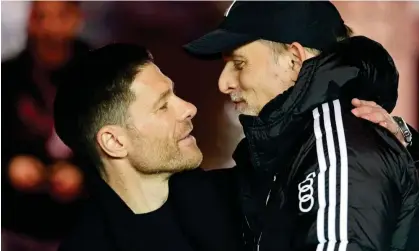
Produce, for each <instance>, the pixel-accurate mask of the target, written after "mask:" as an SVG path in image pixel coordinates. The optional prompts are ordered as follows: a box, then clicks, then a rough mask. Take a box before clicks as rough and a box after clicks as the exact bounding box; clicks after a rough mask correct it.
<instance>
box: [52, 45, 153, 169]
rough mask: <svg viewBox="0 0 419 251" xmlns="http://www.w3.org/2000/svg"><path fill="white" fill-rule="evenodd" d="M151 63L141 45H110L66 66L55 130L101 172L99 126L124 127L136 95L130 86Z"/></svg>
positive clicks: (77, 152) (66, 142)
mask: <svg viewBox="0 0 419 251" xmlns="http://www.w3.org/2000/svg"><path fill="white" fill-rule="evenodd" d="M151 62H153V58H152V55H151V54H150V52H149V51H148V50H147V49H146V48H145V47H143V46H138V45H132V44H118V43H115V44H110V45H107V46H104V47H102V48H99V49H96V50H93V51H90V52H88V53H87V54H86V55H84V56H83V57H80V58H78V59H76V60H74V62H73V63H72V64H71V65H70V66H69V67H68V69H67V70H66V73H65V76H66V77H65V80H64V81H63V82H61V83H60V85H59V86H58V88H57V94H56V97H55V102H54V122H55V130H56V132H57V134H58V136H59V137H60V138H61V139H62V140H63V142H64V143H65V144H66V145H68V146H69V147H70V148H71V149H72V150H73V152H75V154H76V155H77V154H79V155H83V156H86V157H88V158H89V159H90V161H91V162H90V163H91V164H94V165H95V166H96V167H97V168H99V170H98V171H100V166H101V161H100V158H99V153H98V151H97V145H96V139H95V138H96V134H97V132H98V131H99V130H100V128H101V127H103V126H105V125H108V124H112V125H125V123H126V119H127V108H128V106H129V105H130V103H131V102H132V101H134V100H135V95H134V94H133V93H132V92H131V90H130V87H131V84H132V82H133V80H134V78H135V76H136V75H137V74H138V73H139V72H140V71H141V69H142V67H144V66H145V65H147V64H148V63H151Z"/></svg>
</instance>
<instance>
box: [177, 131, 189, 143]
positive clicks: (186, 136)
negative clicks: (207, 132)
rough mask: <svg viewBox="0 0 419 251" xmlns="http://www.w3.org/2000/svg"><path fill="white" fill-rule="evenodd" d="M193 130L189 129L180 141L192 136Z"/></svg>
mask: <svg viewBox="0 0 419 251" xmlns="http://www.w3.org/2000/svg"><path fill="white" fill-rule="evenodd" d="M191 132H192V130H189V131H188V133H187V134H185V135H184V136H183V137H182V138H180V139H179V141H181V140H185V139H188V138H190V137H192V135H191Z"/></svg>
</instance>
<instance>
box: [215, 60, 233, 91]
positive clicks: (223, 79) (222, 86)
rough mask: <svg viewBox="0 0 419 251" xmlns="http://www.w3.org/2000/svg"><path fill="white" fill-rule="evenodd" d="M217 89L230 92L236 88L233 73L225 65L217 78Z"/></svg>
mask: <svg viewBox="0 0 419 251" xmlns="http://www.w3.org/2000/svg"><path fill="white" fill-rule="evenodd" d="M218 89H219V90H220V92H222V93H224V94H230V93H232V92H233V91H234V90H236V89H237V81H236V80H235V79H234V76H233V73H231V72H230V71H229V70H228V67H227V65H226V66H224V69H223V71H222V72H221V75H220V77H219V79H218Z"/></svg>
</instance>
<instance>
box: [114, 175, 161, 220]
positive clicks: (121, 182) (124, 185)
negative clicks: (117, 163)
mask: <svg viewBox="0 0 419 251" xmlns="http://www.w3.org/2000/svg"><path fill="white" fill-rule="evenodd" d="M116 169H118V168H110V169H108V170H112V171H110V172H108V173H107V178H106V182H107V183H108V185H109V186H110V187H111V188H112V189H113V190H114V191H115V192H116V193H117V194H118V195H119V197H120V198H121V199H122V200H123V201H124V202H125V203H126V204H127V206H128V207H129V208H130V209H131V210H132V211H133V212H134V213H135V214H144V213H149V212H152V211H155V210H157V209H159V208H160V207H161V206H162V205H163V204H164V203H165V202H166V200H167V198H168V196H169V175H168V174H153V175H146V174H141V173H139V172H138V171H136V170H135V169H134V168H120V169H119V170H123V171H119V170H116Z"/></svg>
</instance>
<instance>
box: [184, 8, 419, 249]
mask: <svg viewBox="0 0 419 251" xmlns="http://www.w3.org/2000/svg"><path fill="white" fill-rule="evenodd" d="M185 49H186V50H187V51H188V52H189V53H191V54H193V55H195V56H198V57H201V58H207V59H208V58H219V57H221V56H222V57H223V58H224V60H225V61H226V65H225V67H224V70H223V71H222V73H221V75H220V78H219V89H220V91H221V92H222V93H224V94H227V95H229V96H230V97H231V100H232V101H233V102H234V103H235V107H236V109H237V110H238V111H240V112H241V113H242V114H241V115H240V116H239V119H240V122H241V124H242V126H243V129H244V133H245V136H246V137H245V139H243V140H242V141H241V142H240V144H239V145H238V147H237V149H236V151H235V153H234V155H233V158H234V159H235V161H236V164H237V166H236V167H235V168H233V169H232V172H234V176H235V178H236V181H237V182H236V184H237V189H236V190H237V191H238V195H237V196H238V197H239V204H240V207H241V211H242V219H243V236H244V241H245V243H246V246H247V250H294V251H295V250H304V251H306V250H317V251H320V250H328V251H331V250H339V251H343V250H350V251H355V250H356V251H358V250H409V248H410V250H418V249H417V247H418V246H416V247H414V245H417V244H414V242H415V241H416V240H413V239H414V236H416V237H417V236H419V232H418V229H414V228H413V226H414V224H415V223H414V222H416V221H418V220H419V218H415V214H416V217H417V215H419V213H418V212H416V211H419V209H418V208H419V189H418V184H419V181H418V177H417V175H416V171H415V166H414V162H413V160H412V158H411V156H410V154H409V152H408V151H406V149H405V148H404V147H403V145H401V144H399V142H398V141H397V140H396V137H395V135H393V134H391V133H389V131H387V130H383V128H382V127H379V126H377V125H374V124H372V123H369V122H366V121H364V120H361V119H358V118H357V117H356V116H354V114H355V115H357V116H360V117H363V116H362V114H357V112H359V110H352V108H353V106H352V104H351V100H353V99H354V98H356V97H358V98H362V99H365V100H372V101H374V102H375V103H374V104H373V105H372V106H371V107H374V106H376V105H375V104H378V105H379V106H381V107H383V108H384V109H386V111H387V112H388V113H390V112H391V111H392V110H393V108H394V106H395V104H396V100H397V87H398V72H397V70H396V68H395V65H394V62H393V60H392V58H391V57H390V55H389V54H388V53H387V51H386V50H385V49H384V48H383V47H382V46H381V45H380V44H378V43H377V42H375V41H372V40H370V39H368V38H366V37H351V31H350V29H349V28H348V27H347V26H346V25H345V24H344V21H343V20H342V18H341V17H340V14H339V12H338V11H337V10H336V8H335V7H334V6H333V5H332V4H331V3H329V2H312V1H311V2H235V3H233V4H232V6H230V8H229V9H228V10H227V11H226V13H225V18H224V20H223V22H222V23H221V25H220V27H219V28H218V29H217V30H216V31H213V32H211V33H209V34H207V35H205V36H203V37H202V38H200V39H198V40H196V41H193V42H191V43H190V44H188V45H186V46H185ZM352 102H354V103H356V102H359V101H352ZM351 111H352V112H351ZM395 120H397V121H398V122H399V124H400V127H396V128H400V129H398V130H396V131H395V134H397V133H398V131H401V132H402V134H400V133H399V135H402V137H403V139H405V141H406V143H407V144H411V142H412V137H411V133H410V132H409V130H408V129H407V126H406V124H405V123H404V122H403V121H401V120H400V119H398V118H396V119H395ZM382 125H383V126H385V124H382ZM388 126H390V125H388ZM411 153H412V155H415V154H416V157H417V155H418V153H414V152H411ZM416 225H417V224H416ZM416 242H417V241H416Z"/></svg>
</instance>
